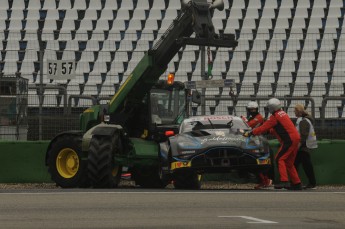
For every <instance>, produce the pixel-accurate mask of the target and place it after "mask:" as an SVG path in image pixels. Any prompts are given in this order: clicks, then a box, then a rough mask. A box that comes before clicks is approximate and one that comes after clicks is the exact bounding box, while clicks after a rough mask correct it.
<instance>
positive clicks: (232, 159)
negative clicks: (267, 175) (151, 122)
mask: <svg viewBox="0 0 345 229" xmlns="http://www.w3.org/2000/svg"><path fill="white" fill-rule="evenodd" d="M250 129H251V128H250V127H249V126H248V125H247V123H246V122H244V121H243V120H242V119H241V118H240V117H237V116H232V115H207V116H194V117H190V118H187V119H185V120H184V121H183V122H182V123H181V125H180V129H179V133H178V134H177V135H175V136H171V137H169V139H168V141H166V142H163V143H161V144H160V149H161V158H160V161H161V168H162V171H161V172H162V178H164V179H165V180H169V181H172V182H173V184H174V186H175V188H178V189H199V188H200V186H201V175H202V174H203V173H229V172H233V171H234V170H237V171H239V172H241V171H242V172H243V171H245V172H250V173H254V174H255V173H260V172H263V171H266V170H268V169H269V168H270V167H271V155H270V147H269V143H268V141H267V139H266V138H264V137H263V136H251V137H244V136H242V134H243V133H244V131H247V130H250Z"/></svg>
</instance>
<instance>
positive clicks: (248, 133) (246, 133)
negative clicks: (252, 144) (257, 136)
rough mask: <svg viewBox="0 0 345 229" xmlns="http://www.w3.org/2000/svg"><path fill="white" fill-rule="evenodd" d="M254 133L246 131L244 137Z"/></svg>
mask: <svg viewBox="0 0 345 229" xmlns="http://www.w3.org/2000/svg"><path fill="white" fill-rule="evenodd" d="M252 135H253V133H252V131H246V132H244V133H243V136H244V137H250V136H252Z"/></svg>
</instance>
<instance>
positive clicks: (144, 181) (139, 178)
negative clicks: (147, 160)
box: [132, 167, 169, 188]
mask: <svg viewBox="0 0 345 229" xmlns="http://www.w3.org/2000/svg"><path fill="white" fill-rule="evenodd" d="M132 174H133V175H132V176H133V178H132V179H133V180H134V181H135V184H136V185H139V186H140V187H142V188H165V187H166V186H167V185H168V184H169V181H167V180H165V179H163V178H162V176H161V174H162V173H161V172H160V169H158V168H155V167H147V168H140V169H134V170H133V172H132Z"/></svg>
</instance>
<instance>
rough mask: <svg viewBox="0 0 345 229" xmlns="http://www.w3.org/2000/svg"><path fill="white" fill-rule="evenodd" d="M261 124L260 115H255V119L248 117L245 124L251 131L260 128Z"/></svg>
mask: <svg viewBox="0 0 345 229" xmlns="http://www.w3.org/2000/svg"><path fill="white" fill-rule="evenodd" d="M263 123H264V117H262V115H261V114H260V113H258V114H257V115H255V117H250V118H249V119H248V122H247V124H248V126H250V127H251V128H253V129H254V128H255V127H259V126H261V125H262V124H263Z"/></svg>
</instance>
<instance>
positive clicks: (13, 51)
mask: <svg viewBox="0 0 345 229" xmlns="http://www.w3.org/2000/svg"><path fill="white" fill-rule="evenodd" d="M162 28H163V27H162ZM279 31H280V32H279ZM310 31H313V30H308V32H307V31H302V32H298V33H296V32H292V31H291V30H289V31H288V30H274V31H273V30H268V33H260V32H257V31H256V32H255V31H252V32H251V33H248V32H247V33H246V32H244V31H241V33H236V30H233V31H232V32H234V33H236V39H237V40H238V41H239V44H238V46H237V47H236V49H234V50H229V49H226V48H214V47H210V48H209V49H208V47H206V52H205V55H204V56H202V52H201V47H194V46H186V47H183V48H182V49H181V50H179V52H178V53H177V54H176V55H175V57H174V58H173V59H172V61H171V62H170V64H169V65H168V67H167V71H166V74H163V76H161V78H162V79H164V78H165V77H166V75H167V74H168V73H169V72H174V73H175V76H176V80H179V81H188V80H201V79H233V80H234V81H235V87H234V88H231V89H229V88H216V89H207V90H206V96H207V97H209V98H210V99H209V100H206V103H205V106H204V107H200V106H199V107H197V106H193V109H194V114H201V113H202V112H203V111H204V112H205V113H206V114H213V113H215V114H235V115H245V114H246V110H245V105H246V103H247V102H248V101H249V100H247V99H241V98H248V97H250V98H253V100H255V98H259V97H265V98H267V99H268V98H270V97H273V96H274V97H280V98H284V108H285V109H286V110H287V111H288V113H289V115H290V116H291V117H292V118H294V114H293V106H294V105H295V104H296V103H297V102H300V103H303V104H304V105H305V106H306V107H307V108H308V110H309V111H311V110H312V109H313V110H314V112H313V114H314V116H315V118H316V127H317V130H318V128H319V129H320V131H318V135H319V136H320V137H321V138H329V139H339V138H341V139H343V138H344V137H343V135H344V133H345V131H344V128H343V126H344V125H343V124H344V117H345V114H344V105H345V97H344V94H345V78H344V77H343V75H344V72H345V66H344V65H343V64H342V63H343V62H344V59H345V58H344V57H345V52H344V48H343V40H344V39H343V34H342V31H341V30H334V31H333V30H329V31H333V32H326V31H322V33H320V32H310ZM5 32H6V31H5ZM5 32H4V34H3V35H4V36H5V38H6V39H5V40H3V41H2V51H1V61H0V73H1V74H0V75H1V77H0V79H3V78H6V76H16V78H18V77H19V78H20V77H21V78H22V79H25V80H26V81H27V84H28V86H27V90H26V93H27V102H26V103H25V104H27V106H26V109H27V113H25V114H24V115H18V114H17V113H18V111H17V110H16V111H15V113H16V114H15V115H16V117H22V116H24V117H26V119H25V120H26V121H25V122H24V121H23V122H21V123H20V124H21V125H20V126H19V123H18V121H16V122H15V123H14V122H12V123H11V122H10V123H11V125H8V122H7V121H5V120H6V119H8V116H10V114H9V113H8V112H10V113H11V112H12V117H13V111H9V109H10V108H8V104H7V103H1V104H2V105H3V106H2V107H1V112H0V113H1V115H0V116H1V118H2V119H1V120H2V121H1V123H0V125H1V131H0V133H2V135H1V138H2V139H5V138H7V139H13V138H15V139H28V140H39V139H41V140H43V139H51V138H52V136H54V135H56V134H57V133H58V132H60V131H63V130H70V129H72V128H73V129H79V123H78V122H79V121H78V119H79V115H80V113H81V112H82V111H83V110H85V109H87V108H88V107H90V106H91V105H95V104H99V103H103V104H104V103H106V102H107V101H108V100H109V98H110V97H111V96H113V95H114V94H115V93H116V92H117V91H118V89H119V87H120V86H121V85H122V83H123V82H124V80H126V78H127V76H128V75H129V74H130V72H131V71H132V70H133V69H134V67H135V66H136V65H137V63H138V61H139V60H140V59H141V58H142V57H143V55H144V53H145V51H147V50H149V49H150V48H152V47H153V46H154V44H155V42H156V41H157V40H158V39H159V38H160V37H161V35H162V34H163V32H164V31H163V30H155V31H153V32H152V33H148V32H144V31H141V32H137V33H130V32H128V31H127V32H123V31H122V32H118V33H115V32H111V31H104V32H103V33H99V32H98V33H97V32H95V31H93V32H90V31H81V30H80V31H77V32H76V31H70V32H68V33H65V32H63V31H58V32H51V33H44V32H43V33H42V34H39V33H36V32H35V33H33V32H31V31H26V32H25V34H24V35H25V36H24V37H25V39H22V37H23V34H22V33H18V34H17V35H16V32H15V31H12V32H11V33H8V34H7V33H5ZM223 32H224V31H223ZM9 38H10V39H9ZM202 59H204V60H205V61H206V68H207V69H205V70H201V60H202ZM49 60H52V61H54V60H56V61H70V60H73V61H74V62H75V66H74V67H75V78H73V79H70V80H56V79H54V77H53V78H50V79H49V78H48V77H47V75H48V73H49V65H48V62H49ZM2 88H4V89H2V90H1V92H0V97H6V96H8V93H9V92H8V91H7V89H6V88H7V86H2ZM15 94H18V96H19V93H13V92H11V96H14V95H15ZM304 96H305V97H306V99H305V100H295V99H294V98H300V97H304ZM212 97H213V98H214V99H212ZM220 97H222V98H226V97H231V98H229V99H224V100H220V99H218V98H220ZM309 98H312V99H313V101H314V102H315V103H314V106H313V107H312V104H311V102H310V101H311V100H309ZM16 103H17V104H19V102H18V101H17V102H16ZM265 103H266V100H265V99H263V100H260V112H261V113H263V114H265V115H266V116H267V111H266V110H265ZM6 104H7V105H6ZM17 109H19V108H18V106H17ZM26 123H27V124H26ZM12 125H13V126H14V127H11V126H12ZM10 129H12V130H10ZM26 133H27V134H26ZM13 134H14V135H13ZM4 135H6V137H4ZM10 135H13V136H14V137H13V136H10ZM21 136H23V138H22V137H21Z"/></svg>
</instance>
